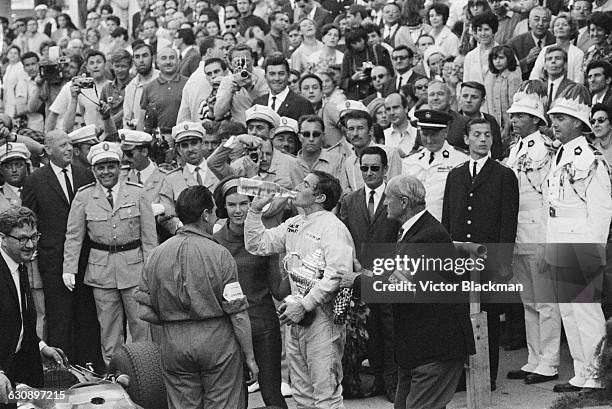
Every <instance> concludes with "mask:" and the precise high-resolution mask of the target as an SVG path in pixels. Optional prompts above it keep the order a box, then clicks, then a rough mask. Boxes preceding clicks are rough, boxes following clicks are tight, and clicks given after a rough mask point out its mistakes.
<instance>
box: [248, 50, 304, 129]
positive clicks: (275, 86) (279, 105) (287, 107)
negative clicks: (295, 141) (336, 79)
mask: <svg viewBox="0 0 612 409" xmlns="http://www.w3.org/2000/svg"><path fill="white" fill-rule="evenodd" d="M264 70H265V73H266V82H267V83H268V87H270V93H269V94H265V95H262V96H261V97H258V98H257V99H255V101H254V103H253V105H266V106H269V107H270V108H272V109H273V110H274V111H275V112H276V113H277V114H278V115H279V116H286V117H289V118H293V119H295V120H296V121H297V120H298V119H300V117H301V116H302V115H312V114H314V113H315V112H314V108H313V107H312V104H311V103H310V101H308V100H307V99H306V98H304V97H302V96H301V95H298V94H296V93H295V92H293V91H291V90H290V89H289V71H290V70H289V63H288V62H287V59H286V58H285V57H284V56H283V55H282V54H281V53H275V54H273V55H271V56H269V57H268V58H266V61H265V63H264Z"/></svg>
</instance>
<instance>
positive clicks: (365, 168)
mask: <svg viewBox="0 0 612 409" xmlns="http://www.w3.org/2000/svg"><path fill="white" fill-rule="evenodd" d="M381 168H382V166H380V165H371V166H368V165H361V166H359V170H361V171H362V172H367V171H368V170H371V171H372V172H378V171H379V170H380V169H381Z"/></svg>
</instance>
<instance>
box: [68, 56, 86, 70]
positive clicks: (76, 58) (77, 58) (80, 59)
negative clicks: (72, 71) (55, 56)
mask: <svg viewBox="0 0 612 409" xmlns="http://www.w3.org/2000/svg"><path fill="white" fill-rule="evenodd" d="M70 62H73V63H75V64H76V65H78V66H79V68H80V67H82V66H83V63H84V62H85V60H83V57H81V56H80V55H79V54H72V55H71V56H70Z"/></svg>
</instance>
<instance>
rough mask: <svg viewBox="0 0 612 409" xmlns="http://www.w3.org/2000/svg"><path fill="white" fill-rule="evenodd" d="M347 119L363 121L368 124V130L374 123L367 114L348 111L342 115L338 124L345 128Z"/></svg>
mask: <svg viewBox="0 0 612 409" xmlns="http://www.w3.org/2000/svg"><path fill="white" fill-rule="evenodd" d="M349 119H365V120H366V121H367V123H368V128H372V124H373V123H374V120H373V119H372V115H370V114H369V113H368V112H363V111H357V110H350V111H348V112H347V113H345V114H343V115H342V118H341V119H340V122H341V123H342V125H343V126H346V124H347V122H348V120H349Z"/></svg>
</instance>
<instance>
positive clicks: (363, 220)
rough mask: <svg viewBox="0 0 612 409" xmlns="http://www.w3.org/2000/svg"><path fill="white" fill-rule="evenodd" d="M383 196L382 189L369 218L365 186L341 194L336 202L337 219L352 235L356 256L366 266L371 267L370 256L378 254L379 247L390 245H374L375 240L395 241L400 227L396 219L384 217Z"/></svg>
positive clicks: (385, 212) (385, 215)
mask: <svg viewBox="0 0 612 409" xmlns="http://www.w3.org/2000/svg"><path fill="white" fill-rule="evenodd" d="M368 191H369V189H368ZM384 200H385V194H384V193H383V195H382V197H381V199H380V202H379V203H378V207H377V208H376V211H375V212H374V217H373V218H371V217H370V214H369V213H368V207H367V205H366V203H367V198H366V190H365V187H362V188H361V189H358V190H356V191H354V192H351V193H349V194H348V195H346V196H344V197H343V198H342V201H341V204H340V220H342V222H343V223H344V224H345V225H346V227H347V228H348V229H349V231H350V232H351V236H353V243H354V244H355V254H356V257H357V260H359V262H360V263H361V265H362V266H363V267H364V268H367V269H370V268H371V267H372V261H373V259H374V258H375V257H374V256H376V257H382V256H381V255H380V254H379V251H380V250H381V249H383V248H385V247H387V248H391V249H392V248H393V246H391V245H387V246H376V244H383V243H395V242H396V240H397V232H398V230H399V228H400V225H399V222H397V221H396V220H392V219H389V218H387V206H385V205H384ZM372 245H374V246H372ZM373 247H375V248H373ZM375 253H376V254H375ZM389 256H393V254H390V255H389Z"/></svg>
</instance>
